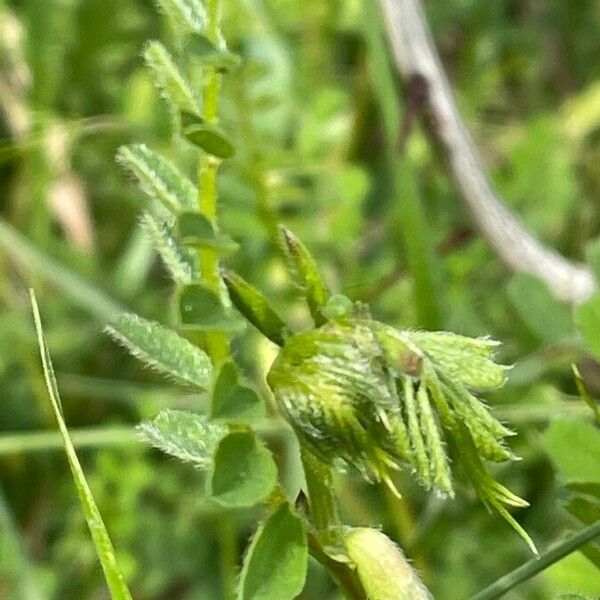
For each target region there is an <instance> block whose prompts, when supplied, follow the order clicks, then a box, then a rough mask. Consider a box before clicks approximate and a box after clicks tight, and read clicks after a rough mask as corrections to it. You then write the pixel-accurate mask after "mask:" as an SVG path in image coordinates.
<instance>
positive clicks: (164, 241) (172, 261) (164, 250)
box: [140, 212, 196, 284]
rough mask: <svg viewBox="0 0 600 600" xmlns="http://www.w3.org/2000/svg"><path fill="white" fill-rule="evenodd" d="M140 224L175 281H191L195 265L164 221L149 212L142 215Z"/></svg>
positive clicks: (194, 273)
mask: <svg viewBox="0 0 600 600" xmlns="http://www.w3.org/2000/svg"><path fill="white" fill-rule="evenodd" d="M140 224H141V226H142V228H143V229H144V230H145V231H146V233H147V234H148V237H149V238H150V241H151V243H152V247H153V248H154V249H155V250H156V252H158V254H159V255H160V257H161V259H162V261H163V264H164V265H165V267H166V268H167V270H168V272H169V274H170V276H171V278H172V279H173V281H175V283H178V284H186V283H191V282H192V280H193V279H194V278H195V275H196V267H195V265H194V263H193V262H192V260H191V257H190V255H189V254H187V253H186V251H185V249H184V248H182V247H181V245H180V244H179V241H178V240H177V239H176V238H175V237H174V236H173V233H172V231H171V228H170V227H169V226H168V225H167V224H166V223H160V222H159V221H157V219H156V218H155V217H154V216H153V215H152V214H151V213H149V212H146V213H144V214H143V215H142V217H141V220H140Z"/></svg>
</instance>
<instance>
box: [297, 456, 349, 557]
mask: <svg viewBox="0 0 600 600" xmlns="http://www.w3.org/2000/svg"><path fill="white" fill-rule="evenodd" d="M301 457H302V466H303V467H304V476H305V478H306V486H307V488H308V498H309V502H310V517H311V521H312V522H313V525H314V526H315V529H316V530H317V533H318V535H319V539H320V540H321V541H322V542H323V543H324V544H325V545H331V546H334V545H336V543H338V542H339V539H338V535H339V531H340V518H339V515H338V511H337V505H336V502H335V497H334V495H333V476H332V474H331V468H330V467H329V466H328V465H326V464H325V463H323V462H321V461H320V460H319V459H318V458H316V457H315V456H314V455H313V454H312V453H311V452H309V451H308V450H305V449H304V448H302V449H301Z"/></svg>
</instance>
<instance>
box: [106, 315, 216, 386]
mask: <svg viewBox="0 0 600 600" xmlns="http://www.w3.org/2000/svg"><path fill="white" fill-rule="evenodd" d="M106 331H107V332H108V334H109V335H110V336H112V337H113V338H114V339H115V340H116V341H117V342H119V343H120V344H121V345H123V346H124V347H125V348H127V350H129V352H130V353H131V354H133V356H135V357H136V358H138V359H139V360H141V361H142V362H144V363H146V364H147V365H148V366H150V367H151V368H153V369H155V370H156V371H158V372H159V373H162V374H164V375H168V376H170V377H173V378H174V379H175V380H176V381H179V382H181V383H184V384H187V385H193V386H196V387H199V388H201V389H208V388H210V386H211V385H212V364H211V362H210V359H209V357H208V356H207V355H206V354H205V353H204V352H203V351H202V350H200V348H198V347H196V346H194V345H193V344H192V343H190V342H188V340H186V339H185V338H182V337H181V336H180V335H178V334H177V333H176V332H175V331H173V330H171V329H168V328H166V327H164V326H162V325H160V324H159V323H156V322H154V321H147V320H146V319H143V318H142V317H139V316H137V315H134V314H129V313H126V314H122V315H120V316H119V317H118V318H117V319H115V321H113V323H111V324H110V325H108V326H107V327H106Z"/></svg>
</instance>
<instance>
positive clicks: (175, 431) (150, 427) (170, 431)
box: [137, 409, 228, 469]
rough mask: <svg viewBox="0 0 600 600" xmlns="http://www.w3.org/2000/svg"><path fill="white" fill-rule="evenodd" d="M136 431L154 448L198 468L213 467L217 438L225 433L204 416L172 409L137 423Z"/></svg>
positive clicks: (220, 427)
mask: <svg viewBox="0 0 600 600" xmlns="http://www.w3.org/2000/svg"><path fill="white" fill-rule="evenodd" d="M137 430H138V431H139V432H140V433H141V434H142V436H143V437H144V438H145V439H146V440H147V441H148V442H149V443H150V444H152V445H153V446H154V447H155V448H158V449H159V450H162V451H163V452H164V453H165V454H168V455H170V456H174V457H175V458H178V459H179V460H182V461H184V462H189V463H192V464H194V465H195V466H197V467H199V468H200V469H208V468H210V467H211V466H212V464H213V461H214V455H215V451H216V449H217V446H218V444H219V441H220V440H221V439H222V438H223V437H225V436H226V435H227V432H228V429H227V427H225V426H224V425H220V424H218V423H213V422H211V421H210V420H209V418H208V417H206V416H205V415H199V414H196V413H191V412H186V411H181V410H171V409H167V410H163V411H162V412H160V413H159V414H158V415H157V416H156V417H154V419H153V420H152V421H144V422H143V423H140V424H139V425H138V427H137Z"/></svg>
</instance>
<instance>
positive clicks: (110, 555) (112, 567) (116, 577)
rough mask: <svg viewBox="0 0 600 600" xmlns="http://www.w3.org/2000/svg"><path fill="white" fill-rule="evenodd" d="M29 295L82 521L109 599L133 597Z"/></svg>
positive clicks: (36, 307) (37, 315)
mask: <svg viewBox="0 0 600 600" xmlns="http://www.w3.org/2000/svg"><path fill="white" fill-rule="evenodd" d="M30 296H31V306H32V308H33V318H34V321H35V329H36V333H37V340H38V345H39V348H40V355H41V358H42V365H43V367H44V378H45V380H46V387H47V388H48V394H49V396H50V401H51V402H52V411H53V413H54V417H55V418H56V421H57V423H58V427H59V429H60V433H61V435H62V438H63V443H64V447H65V452H66V454H67V459H68V460H69V467H70V469H71V474H72V477H73V481H74V483H75V487H76V489H77V494H78V496H79V500H80V502H81V507H82V509H83V513H84V515H85V520H86V522H87V525H88V527H89V530H90V533H91V536H92V540H93V541H94V545H95V547H96V552H97V554H98V558H99V559H100V564H101V565H102V570H103V571H104V577H105V578H106V584H107V585H108V589H109V591H110V595H111V598H112V600H131V598H132V596H131V594H130V592H129V589H128V588H127V584H126V583H125V579H124V578H123V574H122V573H121V570H120V569H119V566H118V565H117V561H116V558H115V551H114V548H113V545H112V542H111V540H110V537H109V536H108V532H107V531H106V526H105V525H104V521H103V520H102V517H101V515H100V511H99V510H98V507H97V506H96V503H95V502H94V497H93V496H92V492H91V490H90V488H89V486H88V483H87V481H86V479H85V475H84V473H83V469H82V468H81V464H80V463H79V459H78V458H77V454H76V453H75V448H74V447H73V444H72V442H71V438H70V437H69V432H68V430H67V426H66V424H65V421H64V418H63V409H62V405H61V401H60V396H59V393H58V385H57V383H56V377H55V375H54V367H53V366H52V360H51V358H50V352H49V350H48V346H47V345H46V340H45V339H44V332H43V330H42V320H41V317H40V312H39V308H38V305H37V301H36V298H35V294H34V292H33V290H30Z"/></svg>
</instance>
